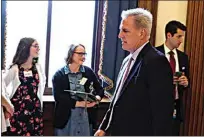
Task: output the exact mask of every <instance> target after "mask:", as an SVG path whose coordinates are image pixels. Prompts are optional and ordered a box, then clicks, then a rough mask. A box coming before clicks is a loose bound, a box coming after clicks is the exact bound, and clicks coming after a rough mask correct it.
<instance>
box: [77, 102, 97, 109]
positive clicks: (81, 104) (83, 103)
mask: <svg viewBox="0 0 204 137" xmlns="http://www.w3.org/2000/svg"><path fill="white" fill-rule="evenodd" d="M95 105H96V102H89V101H87V102H86V101H77V102H76V105H75V107H85V106H86V107H87V108H90V107H94V106H95Z"/></svg>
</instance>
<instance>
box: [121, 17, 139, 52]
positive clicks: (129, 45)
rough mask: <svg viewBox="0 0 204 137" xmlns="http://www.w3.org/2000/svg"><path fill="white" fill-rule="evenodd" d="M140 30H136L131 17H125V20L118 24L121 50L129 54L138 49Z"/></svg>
mask: <svg viewBox="0 0 204 137" xmlns="http://www.w3.org/2000/svg"><path fill="white" fill-rule="evenodd" d="M141 32H142V29H138V28H136V26H135V23H134V20H133V17H132V16H129V17H127V18H126V19H124V20H122V21H121V24H120V33H119V34H118V37H119V38H120V39H121V41H122V48H123V49H124V50H126V51H129V52H134V51H135V50H136V49H137V48H139V46H141V45H140V42H141V41H140V40H141V39H142V36H141Z"/></svg>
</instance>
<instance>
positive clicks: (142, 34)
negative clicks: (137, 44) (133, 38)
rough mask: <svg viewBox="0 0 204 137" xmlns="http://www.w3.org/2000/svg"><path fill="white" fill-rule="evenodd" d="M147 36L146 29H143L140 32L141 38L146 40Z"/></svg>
mask: <svg viewBox="0 0 204 137" xmlns="http://www.w3.org/2000/svg"><path fill="white" fill-rule="evenodd" d="M146 35H147V30H146V29H141V31H140V36H141V38H142V39H143V38H145V37H146Z"/></svg>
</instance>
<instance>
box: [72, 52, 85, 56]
mask: <svg viewBox="0 0 204 137" xmlns="http://www.w3.org/2000/svg"><path fill="white" fill-rule="evenodd" d="M74 53H76V54H78V55H80V56H86V55H87V53H85V52H74Z"/></svg>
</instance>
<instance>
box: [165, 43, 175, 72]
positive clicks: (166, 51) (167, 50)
mask: <svg viewBox="0 0 204 137" xmlns="http://www.w3.org/2000/svg"><path fill="white" fill-rule="evenodd" d="M170 51H171V50H170V49H169V48H168V47H167V46H166V45H165V43H164V52H165V56H166V58H167V59H168V61H170V55H169V52H170ZM172 51H173V52H174V58H175V61H176V72H178V71H179V61H178V54H177V51H176V49H173V50H172Z"/></svg>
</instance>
